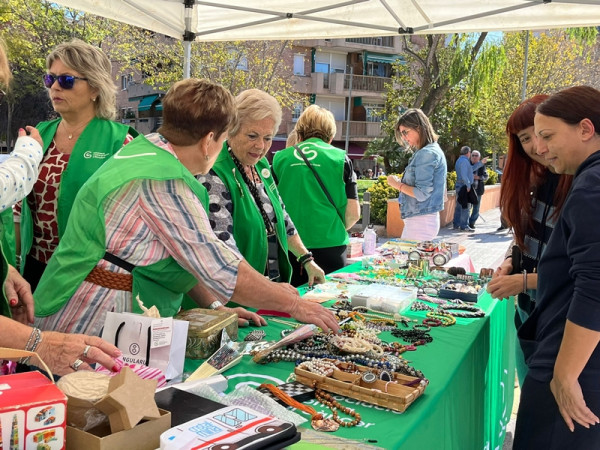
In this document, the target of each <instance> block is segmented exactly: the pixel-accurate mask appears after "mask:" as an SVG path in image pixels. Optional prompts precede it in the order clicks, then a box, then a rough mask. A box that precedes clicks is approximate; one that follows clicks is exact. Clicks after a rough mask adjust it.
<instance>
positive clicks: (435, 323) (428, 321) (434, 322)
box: [423, 313, 443, 327]
mask: <svg viewBox="0 0 600 450" xmlns="http://www.w3.org/2000/svg"><path fill="white" fill-rule="evenodd" d="M428 314H429V313H428ZM442 323H443V322H442V321H441V320H440V319H436V318H434V317H426V318H425V319H423V325H427V326H428V327H439V326H442Z"/></svg>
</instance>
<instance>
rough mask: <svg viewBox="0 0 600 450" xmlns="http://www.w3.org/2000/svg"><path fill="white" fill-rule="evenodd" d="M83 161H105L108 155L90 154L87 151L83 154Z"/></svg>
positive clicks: (101, 153)
mask: <svg viewBox="0 0 600 450" xmlns="http://www.w3.org/2000/svg"><path fill="white" fill-rule="evenodd" d="M83 157H84V158H85V159H106V158H107V157H108V153H103V152H92V151H90V150H88V151H87V152H85V153H84V154H83Z"/></svg>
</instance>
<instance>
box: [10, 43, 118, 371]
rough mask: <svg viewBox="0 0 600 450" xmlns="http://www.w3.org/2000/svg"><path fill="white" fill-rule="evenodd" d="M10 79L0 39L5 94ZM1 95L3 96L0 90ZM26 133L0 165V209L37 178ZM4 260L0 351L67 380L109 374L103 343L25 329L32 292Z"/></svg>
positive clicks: (35, 156)
mask: <svg viewBox="0 0 600 450" xmlns="http://www.w3.org/2000/svg"><path fill="white" fill-rule="evenodd" d="M10 79H11V73H10V69H9V65H8V59H7V57H6V51H5V49H4V44H3V42H2V41H1V40H0V86H2V87H3V88H4V89H8V84H9V82H10ZM0 92H1V93H4V90H0ZM0 95H2V94H0ZM0 101H1V99H0ZM27 131H28V132H29V133H30V136H27V135H26V132H25V130H23V129H21V130H19V138H18V139H17V142H16V144H15V149H14V150H13V152H12V154H11V157H10V158H9V159H8V160H6V161H5V162H3V163H2V164H0V202H1V203H0V210H6V211H10V207H11V205H12V204H13V203H14V202H15V201H16V200H20V199H21V198H23V197H24V196H25V195H27V193H28V192H29V191H30V190H31V188H32V187H33V183H34V181H35V179H36V177H37V168H38V164H39V163H40V161H41V159H42V154H43V153H42V146H41V145H42V140H41V138H40V136H39V133H38V131H37V130H36V129H35V128H33V127H29V126H28V127H27ZM15 180H19V182H18V183H16V182H15ZM21 180H22V181H21ZM15 186H16V187H15ZM4 188H6V189H4ZM6 208H9V209H6ZM4 256H5V251H4V248H2V249H1V250H0V275H1V276H2V277H3V278H2V281H3V283H2V284H3V287H4V289H1V290H0V292H1V294H0V347H9V348H14V349H27V350H32V351H33V350H35V351H36V352H37V353H38V354H39V355H40V357H41V358H42V359H43V360H44V362H45V363H46V364H47V365H48V366H49V367H50V369H51V370H52V371H53V372H54V373H55V374H56V375H66V374H67V373H71V372H73V371H75V370H76V369H90V366H89V364H91V363H96V362H98V363H101V364H103V365H104V366H106V367H107V368H108V369H112V368H113V367H114V365H115V362H114V358H115V357H117V356H119V355H120V351H119V350H118V349H117V348H116V347H114V346H113V345H110V344H109V343H107V342H106V341H104V340H102V339H100V338H98V337H91V336H84V335H82V334H63V333H56V332H41V331H40V330H39V329H37V328H32V327H30V326H28V325H26V324H27V323H30V322H33V297H32V296H31V289H30V287H29V284H28V283H27V282H26V281H25V280H24V279H23V277H22V276H21V275H20V274H19V272H17V271H16V270H15V269H14V268H13V267H12V266H10V265H9V264H8V263H7V261H6V258H5V257H4ZM11 317H12V319H11ZM13 319H14V320H13ZM19 322H23V323H19ZM24 361H25V360H24ZM0 362H1V361H0ZM27 362H28V363H29V362H31V363H32V364H35V365H37V366H39V365H40V363H39V361H37V359H36V358H32V359H31V360H29V359H27ZM2 366H3V367H2V368H3V370H4V369H7V373H10V372H11V371H12V370H13V368H14V363H12V362H11V363H7V364H4V363H3V364H2ZM75 367H76V369H75Z"/></svg>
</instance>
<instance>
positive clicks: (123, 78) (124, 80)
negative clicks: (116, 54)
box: [121, 75, 127, 91]
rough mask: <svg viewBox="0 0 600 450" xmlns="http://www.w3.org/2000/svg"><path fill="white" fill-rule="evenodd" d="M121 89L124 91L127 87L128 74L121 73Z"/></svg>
mask: <svg viewBox="0 0 600 450" xmlns="http://www.w3.org/2000/svg"><path fill="white" fill-rule="evenodd" d="M121 89H122V90H123V91H124V90H126V89H127V76H126V75H121Z"/></svg>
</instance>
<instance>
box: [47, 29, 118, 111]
mask: <svg viewBox="0 0 600 450" xmlns="http://www.w3.org/2000/svg"><path fill="white" fill-rule="evenodd" d="M56 60H60V61H62V63H63V64H64V65H65V66H67V67H69V68H71V69H73V70H75V71H77V72H79V73H80V74H81V76H82V77H83V78H86V79H87V82H88V84H89V85H90V87H91V88H92V89H95V90H96V91H97V92H98V97H96V101H95V102H94V108H95V109H96V117H99V118H101V119H108V120H114V118H115V117H116V116H117V87H116V86H115V83H114V81H113V79H112V65H111V63H110V59H108V56H106V54H105V53H104V52H103V51H102V50H100V49H99V48H98V47H94V46H93V45H91V44H88V43H86V42H83V41H82V40H80V39H73V40H72V41H69V42H63V43H62V44H59V45H58V46H57V47H56V48H55V49H54V50H52V52H51V53H50V54H49V55H48V57H47V58H46V69H48V70H50V67H51V66H52V64H53V63H54V61H56Z"/></svg>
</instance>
